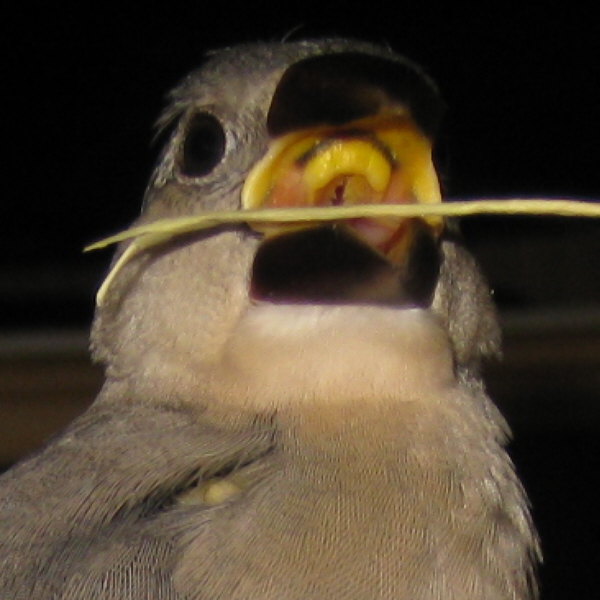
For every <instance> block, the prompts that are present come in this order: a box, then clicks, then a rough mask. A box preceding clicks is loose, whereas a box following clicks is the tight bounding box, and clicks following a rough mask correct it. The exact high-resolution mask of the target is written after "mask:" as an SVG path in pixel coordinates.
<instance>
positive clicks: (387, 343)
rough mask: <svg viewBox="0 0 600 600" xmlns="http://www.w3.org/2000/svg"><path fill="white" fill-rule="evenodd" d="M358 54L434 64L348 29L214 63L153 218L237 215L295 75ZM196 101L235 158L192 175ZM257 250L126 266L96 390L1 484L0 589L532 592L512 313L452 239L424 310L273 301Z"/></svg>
mask: <svg viewBox="0 0 600 600" xmlns="http://www.w3.org/2000/svg"><path fill="white" fill-rule="evenodd" d="M344 52H353V53H365V54H367V55H373V56H378V57H381V58H385V59H386V60H389V61H392V62H396V63H397V64H402V65H406V68H407V69H408V70H410V71H414V72H415V73H419V72H418V70H417V69H416V67H414V66H413V65H412V64H411V63H409V62H407V61H404V59H402V58H399V57H397V56H396V55H394V54H392V53H391V52H389V51H387V50H384V49H380V48H376V47H373V46H370V45H368V44H363V43H358V42H353V41H344V40H327V41H322V42H301V43H290V44H257V45H247V46H240V47H237V48H233V49H229V50H225V51H222V52H220V53H216V54H214V55H211V56H210V57H209V59H208V60H207V62H206V63H205V65H204V66H203V67H202V68H201V69H200V70H198V71H197V72H194V73H192V74H191V75H190V76H189V77H188V78H187V79H186V80H184V82H183V83H182V84H181V85H180V86H179V87H178V88H177V89H176V90H175V91H174V92H173V93H172V96H171V105H170V107H169V108H168V109H167V111H166V113H165V116H164V117H163V120H162V123H163V124H166V123H167V122H172V123H174V124H175V128H174V132H173V135H172V137H171V139H170V141H169V143H168V145H167V147H166V149H165V151H164V152H163V155H162V157H161V161H160V163H159V165H158V167H157V169H156V171H155V174H154V176H153V178H152V180H151V184H150V186H149V188H148V191H147V195H146V201H145V209H144V212H143V214H142V216H141V217H140V219H139V222H140V223H141V222H149V221H152V220H155V219H158V218H162V217H167V216H169V217H171V216H183V215H192V214H194V213H196V212H198V211H201V210H207V209H237V208H239V206H240V192H241V188H242V185H243V183H244V180H245V178H246V175H247V173H248V172H249V170H250V169H251V168H252V166H253V165H254V164H255V163H256V162H257V161H258V160H259V159H260V158H261V156H262V155H263V154H264V152H265V150H266V148H267V144H268V132H267V125H266V122H267V113H268V110H269V106H270V102H271V98H272V96H273V94H274V92H275V90H276V87H277V85H278V82H279V81H280V80H281V77H282V75H283V73H284V72H285V71H286V69H287V68H288V67H289V66H290V65H293V64H294V63H296V62H297V61H299V60H301V59H304V58H307V57H310V56H314V55H321V54H322V55H327V54H336V53H344ZM420 76H421V78H422V80H423V81H424V82H425V84H426V85H427V86H430V88H431V89H432V90H433V89H434V88H433V84H431V82H429V80H428V79H427V78H426V77H424V76H422V75H420ZM198 111H208V112H210V114H212V115H213V116H215V117H216V118H217V119H219V121H220V122H221V123H222V124H223V126H224V130H225V152H224V156H223V157H222V159H221V160H220V162H219V163H218V164H217V165H216V166H215V167H214V168H213V169H211V170H210V171H209V172H208V173H206V174H204V175H202V176H186V175H185V174H183V173H182V172H181V169H180V161H181V153H182V148H183V146H184V144H185V141H184V140H185V136H186V132H187V128H188V126H189V123H190V122H191V119H192V117H193V115H194V114H196V113H197V112H198ZM259 244H260V239H259V237H258V236H257V235H256V234H254V233H253V232H251V231H249V230H248V229H247V228H246V227H241V226H235V227H225V228H221V229H219V230H217V231H214V232H209V233H202V234H192V235H190V236H188V237H186V238H184V239H179V240H176V241H173V242H170V243H168V244H166V245H163V246H159V247H158V248H156V249H153V250H151V251H148V252H146V253H144V254H141V255H139V256H138V257H136V258H135V259H134V260H133V261H131V262H130V263H129V264H128V265H127V266H126V267H125V268H124V269H123V270H122V271H121V273H120V274H119V276H118V277H117V278H116V280H115V282H114V284H113V286H112V287H111V289H110V292H109V294H108V297H107V299H106V302H105V303H104V304H103V305H102V306H101V307H100V308H99V309H98V311H97V314H96V318H95V322H94V327H93V333H92V348H93V353H94V356H95V358H96V359H97V360H98V361H100V362H102V363H103V364H104V365H105V367H106V382H105V385H104V387H103V389H102V391H101V393H100V395H99V397H98V398H97V400H96V402H95V404H94V405H93V406H92V407H91V408H90V410H88V412H87V413H85V414H84V415H83V416H82V417H80V418H79V419H77V420H76V421H75V422H74V423H73V424H72V425H71V426H70V427H69V428H68V429H67V431H66V432H64V433H63V434H62V435H61V436H59V437H58V438H56V439H55V440H53V441H52V442H50V443H49V444H48V445H47V447H46V448H45V449H43V450H42V451H41V452H40V453H38V454H37V455H35V456H33V457H31V458H29V459H28V460H26V461H24V462H23V463H21V464H19V465H17V466H16V467H14V468H13V469H12V470H11V471H9V472H8V473H6V474H5V475H4V476H3V477H2V478H1V479H0V549H1V551H0V598H3V599H4V598H7V599H8V598H10V599H13V598H15V599H16V598H27V600H34V599H48V598H57V599H58V598H60V599H64V600H66V599H72V600H91V599H92V598H94V599H96V598H103V599H115V600H116V599H119V600H125V599H128V600H147V599H148V598H154V599H159V600H167V599H168V600H184V599H185V600H205V599H206V600H216V599H227V600H242V599H243V600H267V599H268V600H281V599H286V600H300V599H315V600H316V599H322V598H330V599H332V600H333V599H338V598H339V599H342V598H343V599H345V600H346V599H347V600H351V599H365V600H366V599H392V598H393V599H398V600H400V599H403V600H409V599H410V600H434V599H437V600H441V599H444V600H450V599H452V600H467V599H470V600H484V599H485V600H509V599H512V600H524V599H526V598H530V597H532V596H533V595H534V587H535V586H534V584H533V577H532V568H533V567H532V564H533V561H534V560H535V557H536V555H537V553H538V549H537V541H536V536H535V533H534V530H533V527H532V524H531V521H530V517H529V514H528V510H527V503H526V499H525V496H524V493H523V490H522V489H521V485H520V483H519V481H518V479H517V477H516V475H515V473H514V470H513V466H512V464H511V462H510V460H509V458H508V456H507V455H506V453H505V451H504V449H503V446H504V444H505V442H506V437H507V427H506V424H505V422H504V420H503V419H502V417H501V415H500V414H499V413H498V412H497V410H496V408H495V407H494V406H493V404H492V403H491V402H490V401H489V399H488V398H487V396H486V394H485V391H484V388H483V385H482V382H481V379H480V375H479V364H480V361H481V359H482V358H484V357H485V356H488V355H493V354H495V353H496V352H497V351H498V344H499V334H498V328H497V324H496V317H495V312H494V309H493V306H492V304H491V301H490V297H489V292H488V289H487V287H486V285H485V283H484V282H483V280H482V278H481V277H480V275H479V272H478V270H477V267H476V265H475V263H474V261H473V260H472V258H471V257H470V256H469V255H468V253H467V252H466V251H465V250H464V249H463V248H462V247H461V245H460V243H459V242H458V241H457V240H456V238H455V236H453V235H447V236H445V237H444V239H443V240H442V241H441V244H440V253H441V267H440V272H439V276H438V277H437V280H436V284H435V289H434V293H433V297H432V300H431V302H430V303H429V305H428V306H425V307H406V306H393V305H390V304H389V303H384V304H360V303H357V304H353V303H351V302H350V303H340V304H336V303H323V304H321V303H296V304H294V303H269V302H256V301H254V300H253V299H252V298H251V297H250V295H249V292H248V287H249V281H250V279H251V269H252V262H253V258H254V255H255V253H256V251H257V248H258V247H259ZM122 250H123V248H122V249H121V251H122ZM223 483H224V485H225V488H223V489H225V491H226V492H227V490H229V492H230V493H229V492H227V493H225V495H224V496H223V497H222V498H219V499H218V500H217V501H214V500H213V499H212V498H211V497H210V493H212V492H213V491H217V492H220V491H221V489H222V487H220V486H221V484H223ZM228 486H229V487H228Z"/></svg>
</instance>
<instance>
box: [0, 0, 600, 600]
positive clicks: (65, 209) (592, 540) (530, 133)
mask: <svg viewBox="0 0 600 600" xmlns="http://www.w3.org/2000/svg"><path fill="white" fill-rule="evenodd" d="M441 5H442V3H439V5H438V4H436V3H430V2H420V3H418V4H416V3H415V4H413V3H407V2H404V3H402V2H395V3H387V4H379V3H377V2H370V3H362V4H361V5H360V6H358V5H356V4H352V3H350V2H332V3H329V4H325V3H323V2H310V1H309V0H307V1H306V2H304V3H302V4H301V5H294V4H290V3H289V2H286V3H282V4H275V3H260V2H254V3H248V4H247V5H245V6H244V7H238V6H233V5H228V4H226V3H224V2H222V3H217V4H216V5H211V4H208V3H206V2H204V3H200V2H196V3H187V4H183V5H177V4H173V3H171V4H169V5H168V6H167V5H166V4H165V6H162V7H161V8H160V9H157V8H150V5H148V6H146V7H142V8H138V9H133V8H132V9H128V8H123V7H122V6H121V7H119V8H111V7H110V5H105V4H97V5H89V4H80V5H74V6H71V7H70V6H68V5H67V4H64V3H60V4H58V3H52V4H49V5H47V6H46V7H39V6H38V7H35V8H34V7H33V6H28V5H27V4H26V3H24V4H21V5H13V8H12V14H11V15H9V17H8V18H6V17H5V19H4V27H5V28H6V31H5V33H4V34H3V36H2V38H3V42H4V45H5V48H4V51H3V59H4V61H3V62H4V63H5V69H4V74H3V83H4V86H3V89H4V93H3V95H4V96H5V98H6V99H7V100H8V107H7V108H6V109H5V110H4V119H3V120H4V123H5V124H6V125H7V133H6V134H5V137H4V140H5V144H4V148H5V158H4V159H2V164H3V167H4V168H3V189H4V193H3V198H2V215H3V219H2V225H3V227H2V232H1V235H0V244H1V252H0V465H1V467H2V468H5V467H8V466H9V465H10V464H11V463H13V462H14V461H15V460H17V459H18V458H19V457H20V456H22V455H24V454H26V453H28V452H30V451H32V450H33V449H34V448H36V447H37V446H39V444H40V443H42V442H43V440H44V439H46V438H47V437H48V436H49V435H51V434H52V432H54V431H55V430H56V429H58V428H60V427H62V426H64V424H65V423H66V422H68V421H69V420H70V419H72V418H73V416H75V415H76V414H77V413H79V412H80V411H81V410H83V408H84V407H85V406H86V405H87V404H88V403H89V402H90V401H91V400H92V398H93V397H94V395H95V393H96V391H97V389H98V386H99V385H100V382H101V371H100V369H99V368H98V367H92V366H91V365H90V364H89V361H88V359H87V349H86V344H87V330H88V327H89V324H90V321H91V318H92V311H93V301H94V300H93V296H94V291H95V289H96V288H97V286H98V284H99V282H100V281H101V279H102V277H103V274H104V272H105V270H106V267H107V263H108V260H109V253H107V252H98V253H93V254H86V255H83V254H82V252H81V249H82V247H83V246H84V245H85V244H87V243H89V242H91V241H94V240H96V239H98V238H101V237H103V236H105V235H106V234H109V233H112V232H115V231H117V230H119V229H122V228H123V227H125V226H126V225H127V224H128V223H129V222H130V221H131V219H133V218H134V217H135V216H136V215H137V213H138V210H139V205H140V200H141V196H142V193H143V190H144V187H145V182H146V179H147V177H148V175H149V173H150V170H151V168H152V165H153V163H154V160H155V157H156V154H157V152H158V148H156V147H153V146H152V144H151V139H152V129H151V126H152V123H153V122H154V120H155V118H156V117H157V115H158V113H159V111H160V109H161V107H162V106H163V98H164V94H165V93H166V91H167V90H168V89H169V88H170V87H172V86H173V85H174V84H175V83H176V82H177V81H178V80H179V79H180V78H181V77H182V76H183V75H184V74H185V73H186V72H187V71H188V70H190V69H191V68H193V67H194V66H196V65H197V64H198V62H199V60H200V58H201V57H202V55H203V53H204V52H205V51H206V50H207V49H211V48H215V47H220V46H223V45H228V44H233V43H236V42H242V41H255V40H265V39H266V40H279V39H281V38H282V37H284V36H285V35H289V36H290V37H291V38H292V39H299V38H305V37H318V36H322V35H331V34H334V35H344V36H352V37H360V38H366V39H369V40H371V41H375V42H381V43H387V44H389V45H391V46H392V47H393V48H394V49H396V50H397V51H399V52H401V53H404V54H406V55H407V56H409V57H411V58H412V59H414V60H415V61H417V62H419V63H421V64H423V65H424V66H425V67H426V69H427V70H428V71H429V73H430V74H431V75H432V76H433V77H434V78H435V79H436V80H437V81H438V83H439V85H440V87H441V89H442V91H443V95H444V97H445V99H446V101H447V103H448V106H449V110H448V114H447V118H446V123H445V127H444V129H443V131H442V134H441V137H440V140H439V143H438V164H439V166H440V170H441V173H442V178H443V181H444V187H445V190H446V194H447V195H448V196H449V197H453V198H475V197H512V196H519V197H522V196H544V197H545V196H548V197H561V196H568V197H579V198H587V199H596V200H597V199H598V198H600V175H599V167H598V165H599V164H600V151H599V145H598V138H599V134H600V76H599V68H598V63H599V62H600V42H599V39H600V35H599V33H600V32H599V30H598V25H597V22H596V19H595V18H593V17H592V16H591V15H590V14H586V12H585V11H584V10H583V9H582V8H581V7H580V5H578V4H576V3H566V4H563V3H555V4H552V5H550V4H548V5H546V6H544V4H540V5H535V6H534V5H533V4H532V5H531V6H529V5H527V6H525V5H523V6H521V7H520V8H515V7H509V6H508V5H507V4H506V3H503V4H501V5H500V4H499V5H498V6H497V7H496V8H494V5H493V4H485V5H484V4H483V3H481V5H480V6H478V7H477V8H474V7H473V5H471V6H470V7H469V8H466V7H461V6H460V4H457V3H451V4H450V3H448V4H444V5H443V6H442V7H440V6H441ZM140 6H142V5H140ZM463 230H464V234H465V238H466V242H467V244H468V246H469V247H470V248H471V249H472V251H473V252H474V253H475V254H476V255H477V256H478V258H479V259H480V261H481V263H482V264H483V267H484V270H485V271H486V274H487V276H488V278H489V280H490V281H491V283H492V286H493V288H494V291H495V296H496V299H497V301H498V304H499V307H500V310H501V315H502V320H503V323H504V326H505V338H506V344H505V359H504V361H503V362H502V363H499V364H494V365H490V366H489V369H488V376H489V387H490V389H491V392H492V394H493V395H494V397H495V399H496V400H497V402H498V403H499V404H500V406H501V407H502V409H503V411H504V413H505V414H506V415H507V417H508V419H509V421H510V423H511V425H512V428H513V431H514V432H515V442H514V443H513V444H512V446H511V450H512V455H513V457H514V459H515V462H516V464H517V468H518V470H519V472H520V474H521V476H522V478H523V480H524V482H525V485H526V487H527V489H528V491H529V493H530V496H531V499H532V503H533V507H534V516H535V519H536V521H537V523H538V526H539V529H540V532H541V536H542V540H543V545H544V549H545V556H546V560H545V566H544V567H543V569H542V582H543V596H542V597H543V598H545V599H546V600H551V599H571V598H578V599H587V598H590V599H591V598H595V597H597V590H595V584H596V581H597V578H598V569H599V568H600V561H599V560H598V559H599V550H598V546H599V540H598V533H597V531H598V509H597V506H598V492H597V491H596V488H597V479H598V477H597V474H598V466H599V465H598V456H599V450H600V449H599V443H598V439H599V434H600V410H599V400H600V265H599V256H600V223H599V222H597V221H595V222H593V221H587V222H585V221H583V220H566V219H555V218H518V219H517V218H476V219H470V220H467V221H465V222H464V223H463Z"/></svg>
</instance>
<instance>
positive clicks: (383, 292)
mask: <svg viewBox="0 0 600 600" xmlns="http://www.w3.org/2000/svg"><path fill="white" fill-rule="evenodd" d="M442 112H443V103H442V101H441V100H440V97H439V94H438V91H437V88H436V86H435V85H434V84H433V82H432V81H431V80H430V79H429V77H428V76H426V75H425V74H424V73H423V72H422V71H421V70H420V69H419V68H418V67H417V66H416V65H414V64H413V63H411V62H410V61H408V60H406V59H404V58H402V57H400V56H398V55H396V54H394V53H393V52H391V51H389V50H387V49H383V48H380V47H377V46H373V45H370V44H366V43H362V42H356V41H348V40H338V39H333V40H325V41H319V42H298V43H288V44H256V45H246V46H239V47H235V48H231V49H227V50H224V51H221V52H218V53H215V54H213V55H211V56H210V57H209V58H208V60H207V61H206V62H205V64H204V66H203V67H202V68H200V69H199V70H198V71H195V72H193V73H191V74H190V75H189V76H188V77H187V78H186V79H185V80H184V81H183V82H182V83H181V84H180V85H179V87H177V88H176V89H175V90H174V91H173V92H172V94H171V103H170V106H169V107H168V108H167V110H166V112H165V114H164V115H163V117H162V119H161V125H163V126H166V125H167V124H169V125H172V126H173V133H172V135H171V137H170V140H169V141H168V143H167V145H166V147H165V149H164V150H163V153H162V156H161V159H160V161H159V164H158V166H157V168H156V170H155V172H154V175H153V177H152V179H151V182H150V185H149V187H148V191H147V194H146V199H145V203H144V210H143V213H142V215H141V217H140V219H139V220H138V223H148V222H152V221H155V220H157V219H162V218H166V217H181V216H191V215H194V214H197V213H199V212H201V211H206V210H238V209H241V208H269V207H306V206H327V205H335V206H337V205H344V206H346V205H362V204H381V203H384V204H401V203H413V202H418V203H437V202H441V194H440V187H439V183H438V178H437V175H436V171H435V168H434V166H433V162H432V157H431V150H432V145H433V142H434V138H435V134H436V131H437V129H438V126H439V123H440V120H441V116H442ZM455 237H456V236H455V235H454V233H453V232H452V231H450V230H449V228H448V226H447V224H445V223H443V222H442V221H441V220H440V219H439V218H429V219H401V218H383V219H376V218H357V219H352V220H347V221H343V222H334V223H328V224H323V223H320V224H319V223H310V224H306V223H305V224H298V223H292V224H286V225H283V224H273V223H270V224H262V225H254V226H252V227H250V226H247V225H235V226H222V227H220V228H216V229H213V230H210V231H208V232H203V233H198V232H196V233H192V234H189V235H187V236H183V237H180V238H177V239H174V240H171V241H169V242H167V243H165V244H163V245H160V246H157V247H156V248H153V249H151V250H148V251H146V252H144V253H141V254H139V255H138V256H137V257H136V258H135V259H134V260H132V261H131V262H130V263H129V264H128V265H127V266H126V268H124V269H123V270H122V271H121V272H120V273H119V275H118V277H117V278H116V280H115V281H114V284H113V285H111V289H110V292H109V293H108V295H107V298H106V301H105V303H104V304H103V306H102V307H100V308H99V310H98V313H97V316H96V321H95V326H94V332H93V346H94V349H95V354H96V357H97V358H98V359H99V360H101V361H103V362H104V363H105V364H106V365H107V367H108V376H109V381H120V382H126V385H128V386H130V387H131V389H136V390H138V391H139V390H143V393H144V394H145V395H155V396H157V397H162V398H166V397H171V398H178V399H189V398H190V394H191V395H192V396H193V394H194V393H195V392H194V390H196V393H199V391H198V390H204V391H205V392H206V390H208V393H209V394H210V392H211V390H212V391H214V392H215V393H217V391H222V390H225V392H226V394H225V395H227V394H229V395H230V396H238V395H242V396H246V395H256V394H257V393H262V394H266V396H268V395H269V394H268V392H264V390H265V389H268V388H269V385H271V384H269V382H275V381H277V379H278V378H279V379H280V380H282V381H284V382H285V386H286V388H287V389H288V390H289V388H290V387H293V388H294V389H299V390H301V391H300V392H298V393H299V394H301V395H304V396H307V395H308V396H311V395H318V394H319V393H320V391H321V392H324V393H325V392H327V393H329V394H330V393H331V391H332V390H339V389H340V388H345V387H348V389H350V387H351V382H352V381H353V379H354V378H355V377H358V375H357V374H358V373H360V374H367V375H366V376H367V378H368V377H369V375H368V373H371V376H370V377H371V379H370V381H371V387H372V393H374V394H380V393H383V394H385V393H388V390H387V387H386V386H385V385H383V387H382V386H379V385H378V384H377V383H376V382H377V380H378V377H380V378H381V379H382V380H387V379H389V377H388V375H389V374H390V373H392V372H394V371H398V370H400V371H402V370H403V371H404V372H406V373H408V372H413V371H415V369H416V371H415V372H418V373H420V375H423V370H424V369H425V371H427V370H430V371H431V372H432V373H442V372H444V373H446V372H448V373H449V372H450V371H455V370H456V369H462V368H464V369H467V370H469V369H473V368H476V366H477V364H478V362H479V359H480V358H481V356H482V355H485V354H486V353H491V352H494V351H495V349H496V348H497V339H498V334H497V327H496V322H495V317H494V311H493V308H492V306H491V302H490V299H489V293H488V290H487V288H486V286H485V285H484V284H483V282H482V280H481V278H480V276H479V274H478V271H477V268H476V267H475V265H474V263H473V261H472V259H471V258H470V256H469V255H468V254H467V253H466V252H465V251H464V250H463V249H462V247H461V246H460V244H459V243H457V241H456V239H455ZM125 246H126V244H125V245H124V246H123V247H122V248H121V252H122V251H123V249H124V248H125ZM431 357H433V358H431ZM424 365H425V366H424ZM322 372H325V373H327V375H326V376H323V374H322ZM318 373H321V374H318ZM378 374H379V375H378ZM328 378H329V381H328V382H325V383H323V381H324V380H328ZM232 381H233V382H236V383H235V384H232V383H231V382H232ZM317 381H318V383H316V382H317ZM345 382H350V383H348V385H346V383H345ZM272 385H275V386H276V387H278V386H280V385H284V384H279V383H273V384H272ZM352 385H353V384H352ZM394 385H397V383H394ZM319 386H325V387H323V389H321V388H320V387H319ZM259 390H262V391H259ZM281 393H282V390H281V389H279V387H278V392H277V394H275V395H279V396H280V395H281ZM265 402H267V404H269V403H270V401H269V400H265ZM269 405H270V404H269Z"/></svg>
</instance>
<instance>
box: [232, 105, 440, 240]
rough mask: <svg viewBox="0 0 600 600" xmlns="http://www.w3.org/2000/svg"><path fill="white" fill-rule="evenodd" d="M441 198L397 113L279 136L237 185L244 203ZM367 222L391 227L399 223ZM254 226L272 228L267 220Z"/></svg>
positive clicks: (421, 139)
mask: <svg viewBox="0 0 600 600" xmlns="http://www.w3.org/2000/svg"><path fill="white" fill-rule="evenodd" d="M441 201H442V198H441V193H440V187H439V182H438V179H437V175H436V173H435V169H434V167H433V163H432V159H431V145H430V143H429V140H428V139H427V138H426V137H425V136H424V135H423V134H422V133H421V132H420V131H419V129H418V128H417V127H416V126H415V125H414V123H413V122H412V120H411V119H409V118H408V117H407V116H405V115H401V114H400V115H387V116H378V117H370V118H368V119H361V120H359V121H354V122H352V123H349V124H348V125H346V126H344V127H337V128H331V127H321V128H317V129H315V130H307V131H301V132H296V133H291V134H288V135H286V136H283V137H281V138H279V139H277V140H275V141H274V142H273V143H272V144H271V147H270V148H269V150H268V152H267V154H266V155H265V156H264V158H263V159H262V160H261V161H259V162H258V163H257V164H256V166H255V167H254V168H253V169H252V171H251V172H250V174H249V176H248V177H247V179H246V183H245V185H244V188H243V191H242V206H243V208H244V209H256V208H262V209H267V208H292V207H299V208H300V207H306V208H308V207H325V206H356V205H374V204H414V203H417V204H438V203H440V202H441ZM425 220H426V222H427V223H428V224H429V225H430V226H432V227H433V228H436V229H438V228H440V227H441V225H442V219H441V218H440V217H437V216H430V217H426V218H425ZM375 224H376V225H380V226H382V227H384V228H387V229H393V228H397V227H398V225H399V221H398V219H397V218H396V219H394V218H392V220H391V221H390V219H389V218H387V219H383V220H382V221H379V222H377V223H375ZM255 228H256V229H258V230H259V231H261V232H262V233H265V234H266V235H269V234H270V233H274V232H275V231H274V230H273V226H272V225H264V226H259V227H255ZM288 229H289V228H288Z"/></svg>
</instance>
